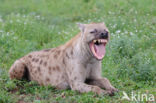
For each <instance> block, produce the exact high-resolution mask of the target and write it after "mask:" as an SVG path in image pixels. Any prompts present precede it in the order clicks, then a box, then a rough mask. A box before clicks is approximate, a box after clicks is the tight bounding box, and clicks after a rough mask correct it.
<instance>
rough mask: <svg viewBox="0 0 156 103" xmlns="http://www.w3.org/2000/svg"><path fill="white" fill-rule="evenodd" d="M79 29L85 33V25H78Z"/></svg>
mask: <svg viewBox="0 0 156 103" xmlns="http://www.w3.org/2000/svg"><path fill="white" fill-rule="evenodd" d="M77 25H78V27H79V29H80V30H81V32H82V33H83V32H84V30H85V24H81V23H77Z"/></svg>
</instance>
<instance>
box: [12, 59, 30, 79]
mask: <svg viewBox="0 0 156 103" xmlns="http://www.w3.org/2000/svg"><path fill="white" fill-rule="evenodd" d="M9 76H10V78H11V79H22V78H25V79H28V69H27V67H26V65H25V64H24V63H23V62H22V61H21V60H16V61H15V62H14V64H13V65H12V66H11V68H10V70H9Z"/></svg>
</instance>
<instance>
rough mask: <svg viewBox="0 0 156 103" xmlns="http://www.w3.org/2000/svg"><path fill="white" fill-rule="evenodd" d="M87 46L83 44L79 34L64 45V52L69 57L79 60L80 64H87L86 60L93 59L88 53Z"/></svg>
mask: <svg viewBox="0 0 156 103" xmlns="http://www.w3.org/2000/svg"><path fill="white" fill-rule="evenodd" d="M86 46H88V45H86V44H84V42H83V40H82V38H81V33H79V34H77V35H76V36H75V37H73V38H72V39H71V40H70V41H68V42H67V43H66V44H65V49H66V52H67V53H68V54H69V56H71V57H73V58H75V59H77V58H78V59H79V60H80V61H82V62H88V60H91V59H94V58H93V57H92V55H91V54H90V52H89V51H88V49H87V48H88V47H86Z"/></svg>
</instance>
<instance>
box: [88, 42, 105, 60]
mask: <svg viewBox="0 0 156 103" xmlns="http://www.w3.org/2000/svg"><path fill="white" fill-rule="evenodd" d="M106 44H107V40H106V39H94V40H93V41H91V42H90V43H89V47H90V50H91V51H92V53H93V55H94V56H95V58H96V59H98V60H101V59H103V57H104V55H105V53H106V50H105V49H106V48H105V47H106Z"/></svg>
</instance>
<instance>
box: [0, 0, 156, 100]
mask: <svg viewBox="0 0 156 103" xmlns="http://www.w3.org/2000/svg"><path fill="white" fill-rule="evenodd" d="M77 22H81V23H91V22H105V24H106V25H107V27H108V28H109V30H110V33H111V40H110V43H109V45H107V53H106V56H105V57H104V60H103V73H102V75H103V76H105V77H107V78H108V79H109V80H110V81H111V82H112V84H113V85H114V86H115V87H116V88H118V89H119V90H120V92H119V93H116V95H115V96H114V97H109V96H97V95H95V94H93V93H83V94H80V93H78V92H73V91H71V90H61V91H60V90H56V89H55V88H53V87H50V86H48V87H44V86H39V85H38V84H37V83H34V82H26V81H16V80H15V81H11V80H10V79H9V76H8V70H9V68H10V66H11V65H12V63H13V62H14V61H15V60H16V59H18V58H20V57H22V56H24V55H26V54H27V53H29V52H31V51H36V50H41V49H45V48H53V47H56V46H58V45H60V44H64V43H65V42H66V41H68V40H69V39H70V38H72V37H73V36H74V35H76V34H77V33H78V32H79V29H78V27H77V25H76V23H77ZM122 91H125V92H126V93H127V94H128V95H129V96H130V95H131V92H132V91H134V92H136V93H147V94H153V95H155V96H156V1H155V0H0V103H15V102H18V103H23V102H28V103H31V102H33V103H51V102H60V103H61V102H63V103H64V102H67V103H69V102H71V103H72V102H75V103H79V102H81V103H82V102H86V103H95V102H98V103H102V102H103V103H108V102H111V103H118V102H121V103H125V102H128V103H129V102H131V101H127V100H122V99H121V98H122V96H123V94H122ZM144 102H146V99H144Z"/></svg>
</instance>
